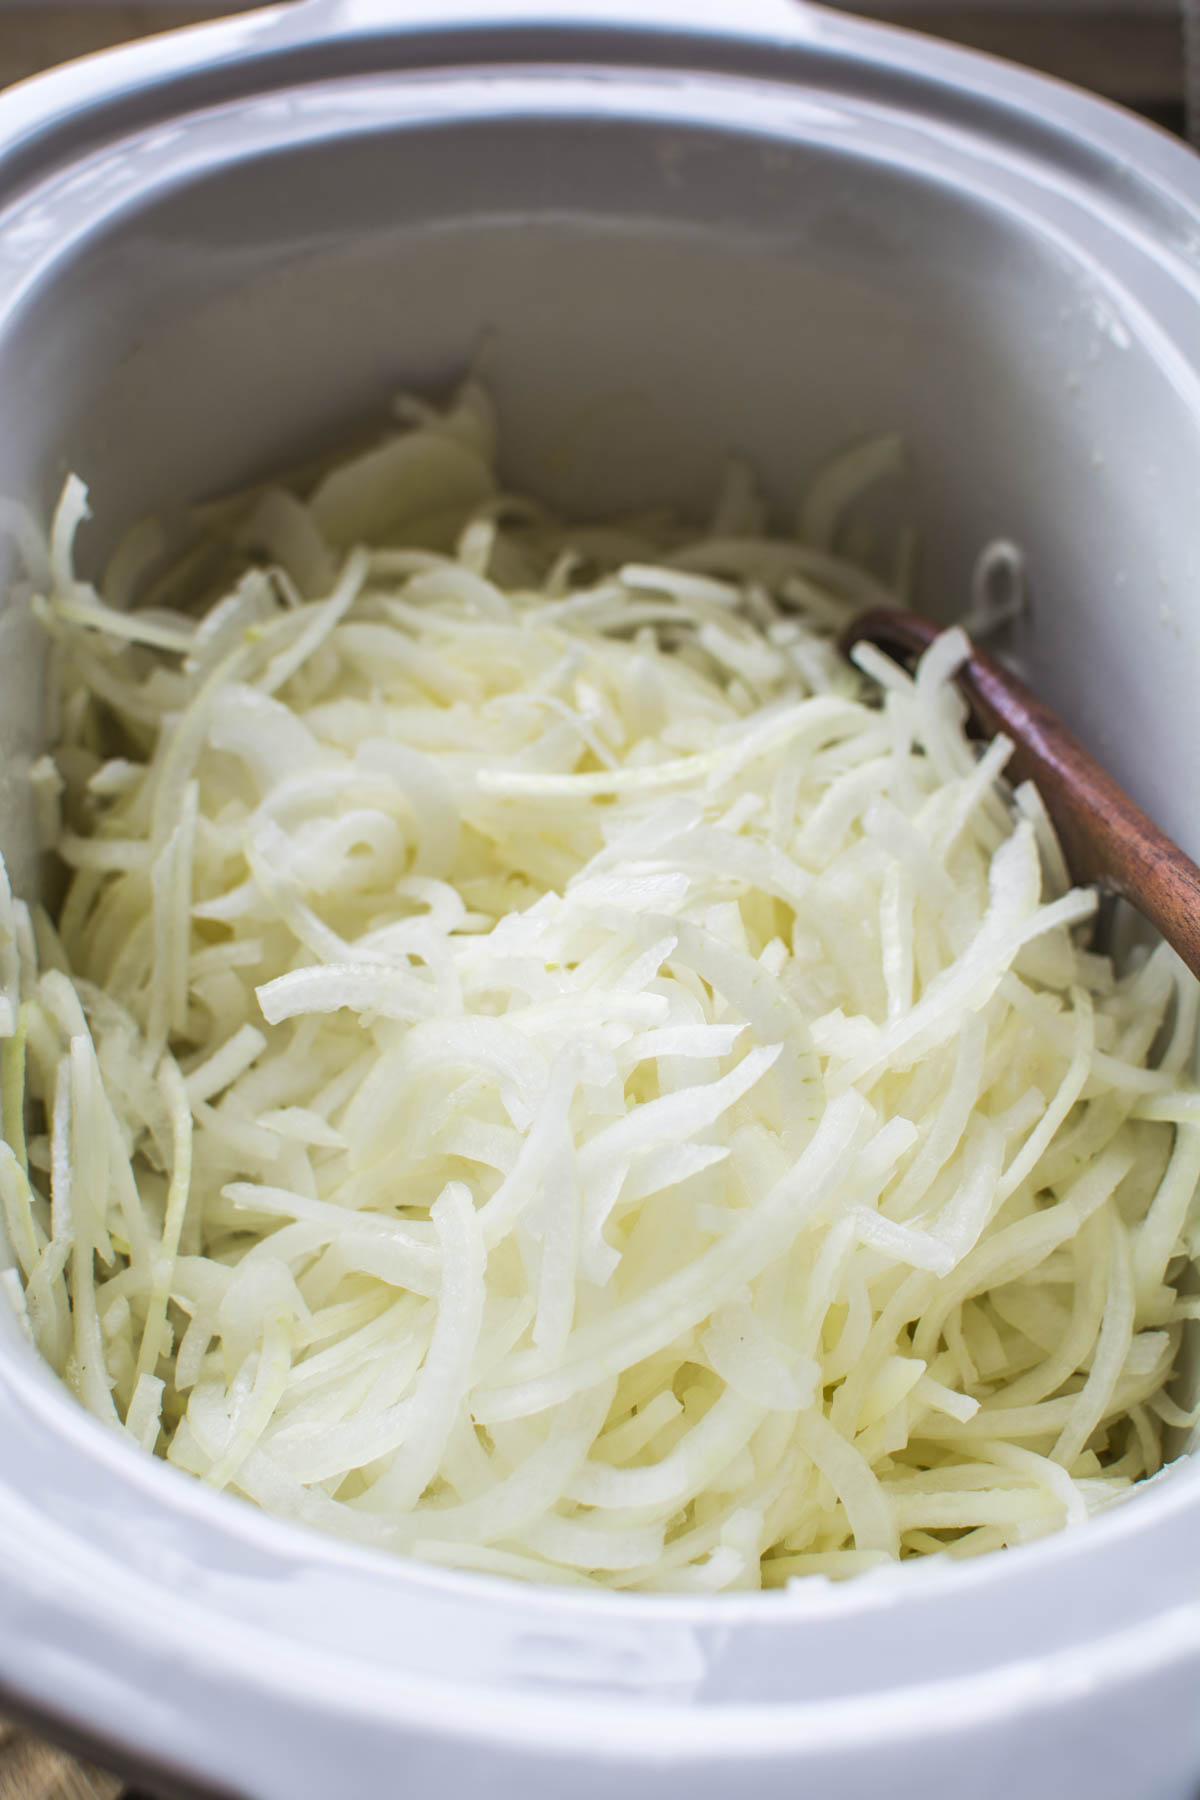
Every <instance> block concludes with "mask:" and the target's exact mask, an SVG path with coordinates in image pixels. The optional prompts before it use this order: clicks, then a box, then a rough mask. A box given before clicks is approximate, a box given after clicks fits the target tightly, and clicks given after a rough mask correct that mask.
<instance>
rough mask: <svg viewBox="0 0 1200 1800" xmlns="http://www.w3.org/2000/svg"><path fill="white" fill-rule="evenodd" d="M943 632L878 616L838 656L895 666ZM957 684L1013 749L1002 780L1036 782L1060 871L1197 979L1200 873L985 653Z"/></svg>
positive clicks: (888, 614)
mask: <svg viewBox="0 0 1200 1800" xmlns="http://www.w3.org/2000/svg"><path fill="white" fill-rule="evenodd" d="M942 629H943V627H942V626H940V625H934V624H933V623H932V622H931V621H930V620H929V619H923V618H921V617H920V616H919V615H918V614H917V613H909V612H892V611H891V610H890V609H885V608H882V607H881V608H877V609H874V610H872V611H870V612H865V613H860V615H859V616H858V618H856V619H855V620H853V621H852V623H851V624H850V625H848V626H847V627H846V629H845V631H844V632H843V633H842V635H841V639H840V644H841V648H842V650H843V652H844V653H845V654H846V655H849V653H850V651H851V650H852V649H853V647H854V645H855V644H859V643H863V642H867V643H872V644H878V646H879V648H880V649H881V650H885V651H887V652H888V654H889V655H892V656H895V657H897V660H899V661H901V662H907V661H911V659H912V658H913V656H914V655H919V654H920V652H921V651H922V650H924V649H926V648H927V646H928V645H929V644H931V643H932V642H933V640H934V638H935V637H937V636H938V634H939V632H940V631H941V630H942ZM957 681H958V685H959V687H960V689H961V690H962V693H963V695H964V697H965V699H966V701H967V704H968V705H969V707H970V709H971V715H972V718H973V720H974V722H975V724H976V726H977V727H978V729H979V730H980V731H981V732H982V733H983V734H984V735H985V736H987V737H992V736H994V735H995V733H996V732H998V731H1002V732H1003V733H1004V734H1005V736H1006V737H1010V738H1011V739H1012V741H1013V745H1014V748H1013V753H1012V756H1011V758H1010V760H1009V763H1008V769H1007V773H1008V775H1009V777H1010V778H1011V779H1012V780H1013V781H1033V782H1034V783H1035V784H1036V786H1037V788H1038V791H1039V793H1040V794H1041V796H1042V799H1043V801H1044V802H1045V806H1046V811H1047V812H1048V813H1049V815H1050V817H1051V819H1052V820H1053V821H1054V825H1055V829H1056V830H1057V832H1058V836H1059V840H1060V842H1061V844H1062V847H1063V852H1064V854H1065V856H1066V859H1067V867H1068V868H1069V869H1070V871H1071V875H1072V878H1073V879H1074V880H1076V881H1079V882H1094V883H1095V884H1096V885H1097V886H1098V887H1101V888H1106V889H1108V890H1109V891H1110V892H1111V893H1114V894H1119V895H1120V896H1121V898H1122V899H1124V900H1128V901H1129V903H1130V905H1131V906H1134V907H1136V908H1137V910H1138V912H1140V913H1141V915H1142V917H1143V918H1145V919H1148V920H1149V921H1150V923H1151V924H1152V925H1153V926H1154V927H1155V929H1156V930H1157V931H1159V932H1160V933H1161V934H1162V936H1163V937H1164V938H1166V940H1167V942H1168V944H1170V946H1171V948H1172V949H1173V950H1175V951H1177V952H1178V954H1179V955H1180V956H1181V957H1182V958H1183V960H1184V962H1185V963H1186V964H1187V966H1188V968H1189V969H1190V970H1191V971H1192V974H1193V975H1195V976H1197V977H1200V868H1197V867H1196V864H1195V863H1194V862H1193V861H1192V860H1191V858H1190V857H1189V856H1185V855H1184V853H1183V851H1182V850H1181V849H1180V848H1179V846H1178V844H1174V843H1172V842H1171V839H1170V838H1169V837H1167V836H1166V834H1165V832H1162V831H1160V830H1159V828H1158V826H1157V825H1156V824H1155V823H1154V821H1153V820H1152V819H1149V818H1147V816H1146V814H1145V813H1144V812H1143V811H1142V809H1141V807H1139V806H1135V804H1134V802H1133V801H1132V800H1131V799H1130V798H1129V795H1128V794H1127V793H1126V792H1125V790H1124V788H1121V787H1118V785H1117V783H1116V782H1115V781H1114V780H1113V778H1112V776H1111V775H1109V774H1108V773H1107V771H1106V770H1104V769H1102V768H1101V766H1100V764H1099V763H1098V762H1097V761H1096V759H1095V757H1093V756H1092V755H1090V754H1089V752H1088V751H1087V750H1085V749H1084V747H1083V745H1082V744H1081V743H1080V742H1079V739H1078V738H1077V737H1076V736H1075V735H1074V733H1072V732H1070V731H1068V730H1067V727H1066V726H1065V725H1064V724H1063V722H1062V720H1061V719H1059V718H1057V717H1056V716H1055V714H1054V713H1052V712H1051V711H1050V708H1049V707H1048V706H1045V705H1044V704H1043V703H1042V701H1040V700H1039V699H1038V698H1037V695H1036V694H1032V693H1030V691H1029V689H1028V688H1027V687H1026V686H1025V684H1024V683H1023V682H1021V681H1018V679H1017V677H1016V676H1015V675H1010V674H1009V672H1008V670H1007V669H1006V668H1004V667H1003V665H1002V664H1000V663H998V662H997V661H996V660H995V658H994V657H991V656H989V655H988V654H987V652H986V651H985V650H976V649H974V648H973V649H972V652H971V655H970V657H969V658H968V660H967V661H966V662H965V663H964V664H963V666H962V668H961V669H960V670H959V671H958V676H957Z"/></svg>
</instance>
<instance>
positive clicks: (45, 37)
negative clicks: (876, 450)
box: [0, 0, 1183, 1800]
mask: <svg viewBox="0 0 1200 1800" xmlns="http://www.w3.org/2000/svg"><path fill="white" fill-rule="evenodd" d="M257 3H258V0H240V3H239V0H226V3H225V4H224V5H220V4H217V5H204V4H190V3H189V4H178V5H164V4H162V3H161V0H157V3H156V0H148V3H146V4H139V3H137V0H126V3H125V4H120V5H107V4H102V3H101V4H96V3H93V4H90V5H79V4H75V5H69V4H67V5H59V4H58V0H34V3H33V4H28V3H27V4H25V5H22V6H18V7H16V8H14V9H13V10H9V9H8V8H6V7H5V6H4V4H3V0H0V86H4V85H6V84H7V83H9V82H13V81H20V80H21V79H23V78H24V77H25V76H27V75H33V74H35V73H36V72H37V71H38V70H39V69H45V68H49V67H50V66H51V65H52V64H54V63H58V62H64V61H66V60H67V59H68V58H69V57H73V56H83V55H86V54H87V53H89V52H90V51H93V50H102V49H104V48H105V47H106V46H108V45H110V44H117V43H122V42H125V41H126V40H128V39H130V38H135V37H146V36H148V35H149V34H150V33H152V32H155V31H165V30H168V29H169V28H170V27H171V26H173V25H187V24H194V23H196V22H197V21H199V20H201V19H210V18H214V17H216V16H218V15H219V14H221V13H231V12H249V11H251V10H252V9H253V6H254V5H255V4H257ZM855 10H856V11H860V10H866V8H865V7H860V6H856V7H855ZM887 11H888V13H889V16H890V17H892V18H893V19H895V20H896V21H897V22H898V23H903V24H907V25H910V26H913V27H915V28H916V29H918V30H927V31H931V32H934V33H936V34H937V35H940V36H943V37H948V38H952V39H953V40H954V41H955V42H958V43H964V44H970V45H972V46H974V47H975V48H977V49H981V50H989V51H991V52H993V53H994V54H996V55H1000V56H1008V57H1011V58H1012V59H1013V60H1014V61H1016V62H1023V63H1026V64H1028V65H1030V66H1031V67H1034V68H1041V69H1045V70H1047V71H1048V72H1049V73H1050V74H1053V75H1058V76H1060V77H1062V78H1063V79H1065V80H1068V81H1075V82H1078V83H1079V84H1080V85H1081V86H1085V87H1092V88H1094V89H1095V90H1096V91H1097V92H1099V93H1102V94H1105V95H1107V96H1109V97H1110V98H1112V99H1116V100H1121V101H1123V102H1124V103H1125V104H1126V105H1130V106H1134V107H1137V108H1139V109H1140V110H1142V111H1143V112H1145V113H1147V114H1148V115H1149V116H1150V117H1152V118H1154V119H1157V120H1158V121H1159V123H1161V124H1166V125H1168V126H1170V127H1172V128H1174V129H1176V130H1178V129H1180V127H1181V124H1182V96H1183V54H1182V44H1181V38H1180V31H1179V27H1178V25H1177V24H1176V23H1175V21H1174V19H1173V18H1171V17H1169V16H1165V15H1151V16H1146V15H1143V16H1142V17H1138V16H1137V15H1136V12H1135V10H1134V8H1133V7H1132V6H1128V5H1127V6H1126V7H1125V8H1121V7H1120V6H1119V5H1113V7H1112V10H1111V12H1109V13H1098V14H1097V16H1094V17H1089V18H1087V19H1083V18H1081V17H1080V15H1079V14H1078V13H1077V12H1076V13H1068V12H1065V11H1064V12H1061V13H1060V12H1056V10H1055V8H1054V5H1053V4H1052V3H1051V4H1049V5H1047V6H1046V7H1045V8H1044V9H1043V10H1041V11H1039V12H1036V13H1031V12H1028V11H1025V10H1024V9H1019V10H1018V9H1014V8H1012V7H1010V6H1005V5H1004V4H1003V0H998V3H997V4H995V5H992V6H984V7H970V8H967V7H963V8H957V9H956V8H946V7H939V6H936V5H930V4H929V3H928V0H924V3H922V0H914V3H913V4H911V5H908V6H906V7H905V9H904V10H903V11H898V10H897V8H896V7H895V6H889V7H888V8H887ZM118 1796H123V1800H136V1797H135V1796H133V1795H132V1793H130V1792H129V1791H128V1790H126V1789H123V1787H122V1783H121V1782H120V1781H119V1780H117V1779H115V1778H114V1777H113V1776H111V1775H108V1774H106V1773H104V1772H103V1771H101V1770H99V1769H96V1768H92V1767H90V1766H87V1765H84V1764H82V1763H79V1762H75V1761H73V1760H72V1759H71V1758H69V1757H67V1756H65V1755H64V1754H63V1753H62V1752H61V1751H59V1750H56V1749H54V1748H53V1747H52V1746H51V1745H49V1744H47V1743H45V1742H43V1741H42V1740H41V1739H39V1738H35V1737H33V1736H32V1735H30V1734H29V1733H27V1732H21V1731H18V1730H16V1728H15V1727H13V1726H11V1725H6V1724H5V1723H4V1721H3V1720H0V1800H118Z"/></svg>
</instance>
